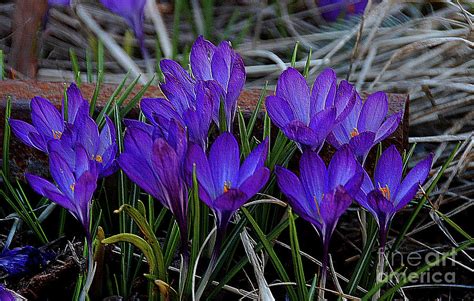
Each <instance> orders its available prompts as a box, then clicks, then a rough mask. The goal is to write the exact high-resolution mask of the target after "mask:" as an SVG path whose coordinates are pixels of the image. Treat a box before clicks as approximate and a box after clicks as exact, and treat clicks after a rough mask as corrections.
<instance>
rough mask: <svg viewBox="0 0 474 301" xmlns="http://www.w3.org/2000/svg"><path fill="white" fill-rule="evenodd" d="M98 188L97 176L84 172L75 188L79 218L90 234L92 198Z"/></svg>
mask: <svg viewBox="0 0 474 301" xmlns="http://www.w3.org/2000/svg"><path fill="white" fill-rule="evenodd" d="M96 188H97V175H96V174H93V173H91V172H88V171H86V172H84V173H83V174H82V176H81V177H80V178H79V179H78V180H77V183H76V185H75V188H74V200H75V204H76V207H77V215H78V216H77V217H78V219H79V221H80V222H81V223H82V226H83V227H84V229H85V230H86V232H89V231H88V230H89V220H90V211H89V210H90V205H91V201H92V196H93V195H94V192H95V189H96Z"/></svg>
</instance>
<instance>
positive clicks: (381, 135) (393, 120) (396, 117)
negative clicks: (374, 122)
mask: <svg viewBox="0 0 474 301" xmlns="http://www.w3.org/2000/svg"><path fill="white" fill-rule="evenodd" d="M401 118H402V114H401V113H400V112H399V113H397V114H393V115H392V116H390V117H388V118H387V120H385V122H384V123H382V125H381V126H380V128H379V129H378V130H377V133H376V134H375V142H376V143H379V142H380V141H382V140H384V139H385V138H387V137H388V136H390V135H391V134H392V133H393V132H395V130H396V129H397V128H398V125H399V124H400V120H401Z"/></svg>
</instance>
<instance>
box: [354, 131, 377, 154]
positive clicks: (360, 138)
mask: <svg viewBox="0 0 474 301" xmlns="http://www.w3.org/2000/svg"><path fill="white" fill-rule="evenodd" d="M374 139H375V134H374V133H372V132H362V133H359V134H358V135H356V136H354V137H352V138H351V139H350V140H349V146H350V147H351V149H352V151H353V152H354V155H356V156H357V157H358V158H363V157H364V156H365V155H367V154H368V153H369V151H370V149H371V148H372V147H373V146H374V145H375V142H374Z"/></svg>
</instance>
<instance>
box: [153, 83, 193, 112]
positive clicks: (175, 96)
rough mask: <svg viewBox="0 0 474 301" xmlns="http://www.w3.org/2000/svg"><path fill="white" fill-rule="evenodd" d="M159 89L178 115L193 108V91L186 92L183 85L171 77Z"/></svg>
mask: <svg viewBox="0 0 474 301" xmlns="http://www.w3.org/2000/svg"><path fill="white" fill-rule="evenodd" d="M160 88H161V91H163V94H165V96H166V98H167V99H168V100H169V102H170V103H171V104H172V105H173V107H174V108H175V110H176V111H177V112H178V113H179V114H180V115H181V114H183V112H184V111H186V110H187V109H189V108H194V102H195V101H194V99H195V97H196V95H195V92H194V89H192V90H191V91H187V90H186V89H185V86H184V85H183V83H182V82H179V81H178V80H177V79H175V78H173V77H171V78H169V79H167V80H166V82H165V83H163V84H161V85H160Z"/></svg>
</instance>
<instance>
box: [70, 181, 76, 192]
mask: <svg viewBox="0 0 474 301" xmlns="http://www.w3.org/2000/svg"><path fill="white" fill-rule="evenodd" d="M69 188H71V191H72V192H74V188H76V183H72V184H71V185H69Z"/></svg>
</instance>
